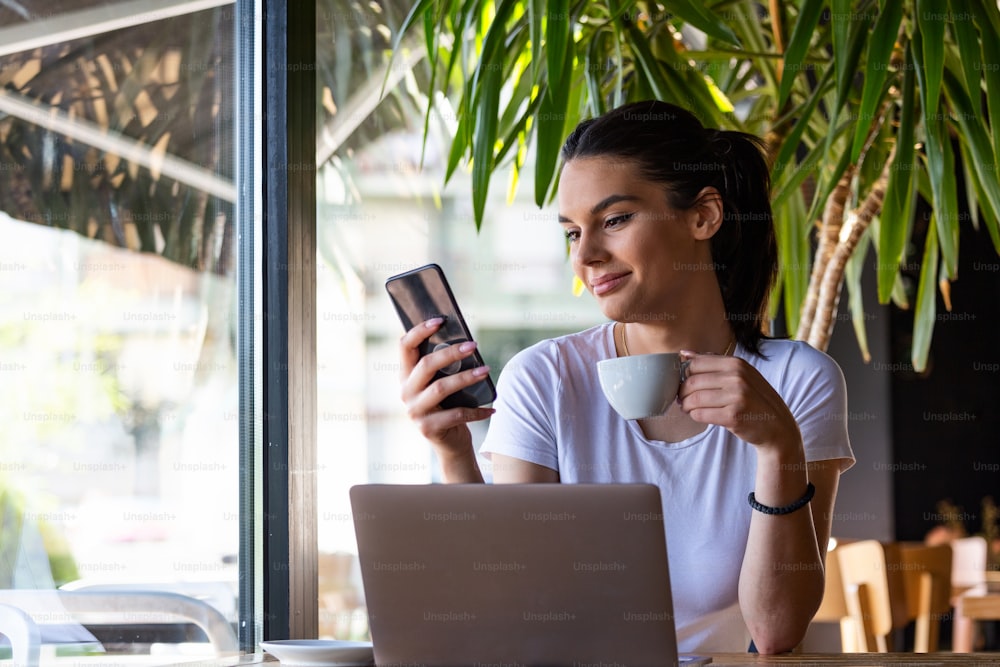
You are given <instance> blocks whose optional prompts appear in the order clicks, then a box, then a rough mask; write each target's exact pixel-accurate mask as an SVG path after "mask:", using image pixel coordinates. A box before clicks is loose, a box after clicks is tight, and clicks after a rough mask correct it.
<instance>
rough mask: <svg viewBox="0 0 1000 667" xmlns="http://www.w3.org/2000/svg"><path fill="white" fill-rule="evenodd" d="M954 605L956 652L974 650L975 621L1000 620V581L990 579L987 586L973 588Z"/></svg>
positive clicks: (957, 597) (955, 600)
mask: <svg viewBox="0 0 1000 667" xmlns="http://www.w3.org/2000/svg"><path fill="white" fill-rule="evenodd" d="M989 574H994V573H989ZM954 603H955V620H954V631H953V633H952V634H953V638H952V644H953V647H954V650H955V651H956V652H968V651H971V650H972V644H973V636H974V632H973V624H974V623H975V621H997V620H1000V580H998V579H997V577H995V576H991V577H988V578H987V581H986V583H985V584H983V585H979V586H973V587H972V588H970V589H968V590H965V591H963V592H962V593H961V594H960V595H957V596H956V597H955V598H954Z"/></svg>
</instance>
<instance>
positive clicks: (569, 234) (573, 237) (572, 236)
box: [566, 229, 580, 243]
mask: <svg viewBox="0 0 1000 667" xmlns="http://www.w3.org/2000/svg"><path fill="white" fill-rule="evenodd" d="M566 240H567V241H569V242H570V243H573V242H574V241H578V240H580V232H578V231H576V230H575V229H570V230H567V231H566Z"/></svg>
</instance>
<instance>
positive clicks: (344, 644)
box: [260, 639, 375, 667]
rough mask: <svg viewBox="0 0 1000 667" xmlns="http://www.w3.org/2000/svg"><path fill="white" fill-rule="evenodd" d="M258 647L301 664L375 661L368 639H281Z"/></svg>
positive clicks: (330, 666) (337, 666) (355, 666)
mask: <svg viewBox="0 0 1000 667" xmlns="http://www.w3.org/2000/svg"><path fill="white" fill-rule="evenodd" d="M260 647H261V648H262V649H264V650H265V651H267V652H268V653H270V654H271V655H273V656H274V657H275V658H277V659H278V660H280V661H281V664H283V665H298V666H300V667H360V666H362V665H372V664H374V663H375V654H374V652H373V651H372V644H371V642H350V641H340V640H337V639H281V640H276V641H269V642H261V643H260Z"/></svg>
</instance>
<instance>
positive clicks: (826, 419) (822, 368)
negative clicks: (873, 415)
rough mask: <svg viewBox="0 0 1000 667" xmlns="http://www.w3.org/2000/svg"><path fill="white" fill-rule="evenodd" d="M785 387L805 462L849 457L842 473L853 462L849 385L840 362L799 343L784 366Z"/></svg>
mask: <svg viewBox="0 0 1000 667" xmlns="http://www.w3.org/2000/svg"><path fill="white" fill-rule="evenodd" d="M782 389H783V391H782V394H783V396H784V398H785V402H786V403H787V404H788V408H789V410H791V412H792V415H793V416H794V417H795V421H796V422H797V423H798V425H799V431H800V432H801V434H802V443H803V446H804V448H805V454H806V461H810V462H811V461H825V460H829V459H847V462H846V463H845V464H844V466H843V468H842V469H841V472H843V471H844V470H847V469H848V468H850V467H851V466H852V465H854V452H853V451H852V450H851V444H850V438H849V436H848V431H847V384H846V382H845V381H844V373H843V371H841V370H840V366H838V365H837V362H836V361H834V360H833V359H832V358H830V357H829V356H828V355H826V354H825V353H823V352H820V351H819V350H816V349H815V348H813V347H811V346H809V345H807V344H805V343H798V344H796V345H795V347H794V349H793V351H792V353H791V355H790V358H789V360H788V365H787V367H786V368H785V375H784V378H783V382H782Z"/></svg>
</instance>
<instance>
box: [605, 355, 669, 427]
mask: <svg viewBox="0 0 1000 667" xmlns="http://www.w3.org/2000/svg"><path fill="white" fill-rule="evenodd" d="M686 366H687V362H684V361H682V360H681V356H680V355H679V354H676V353H673V352H660V353H657V354H636V355H633V356H629V357H614V358H613V359H603V360H601V361H598V362H597V377H598V379H599V380H600V382H601V390H602V391H604V395H605V397H607V399H608V403H610V404H611V407H613V408H614V409H615V412H617V413H618V414H620V415H621V416H622V417H624V418H625V419H645V418H647V417H655V416H657V415H662V414H663V413H665V412H666V411H667V409H668V408H669V407H670V404H671V403H672V402H673V401H674V399H675V398H677V391H678V390H679V389H680V386H681V378H682V373H683V369H684V368H685V367H686Z"/></svg>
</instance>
